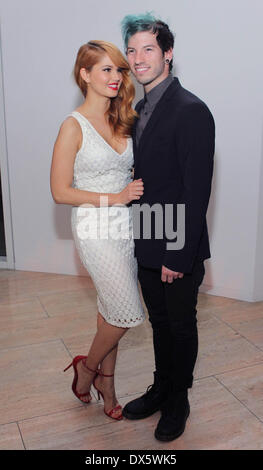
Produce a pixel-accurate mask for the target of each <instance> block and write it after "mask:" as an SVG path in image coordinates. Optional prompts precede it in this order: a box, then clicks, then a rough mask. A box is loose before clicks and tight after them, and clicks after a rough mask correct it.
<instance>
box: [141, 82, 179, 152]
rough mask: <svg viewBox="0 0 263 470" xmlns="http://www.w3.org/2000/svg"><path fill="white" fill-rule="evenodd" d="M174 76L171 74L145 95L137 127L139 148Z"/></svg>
mask: <svg viewBox="0 0 263 470" xmlns="http://www.w3.org/2000/svg"><path fill="white" fill-rule="evenodd" d="M172 81H173V76H172V74H171V73H169V75H168V77H166V78H165V79H164V80H163V81H162V82H161V83H158V85H156V86H155V87H154V88H152V89H151V90H150V91H149V92H148V93H145V95H144V105H143V106H142V108H141V111H140V117H139V120H138V123H137V126H136V143H137V146H138V144H139V140H140V138H141V135H142V133H143V130H144V128H145V126H146V124H147V122H148V121H149V119H150V117H151V115H152V113H153V110H154V108H155V106H156V104H157V103H158V101H159V99H160V98H161V96H162V95H163V93H164V92H165V90H166V89H167V88H168V86H169V85H170V84H171V83H172Z"/></svg>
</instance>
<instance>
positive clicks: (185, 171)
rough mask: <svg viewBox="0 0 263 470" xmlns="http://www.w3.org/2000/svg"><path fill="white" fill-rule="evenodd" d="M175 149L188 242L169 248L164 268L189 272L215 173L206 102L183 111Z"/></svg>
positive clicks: (212, 129) (211, 121) (210, 118)
mask: <svg viewBox="0 0 263 470" xmlns="http://www.w3.org/2000/svg"><path fill="white" fill-rule="evenodd" d="M176 147H177V154H178V159H179V162H180V167H181V171H182V186H183V191H182V195H181V198H180V201H179V202H180V203H181V204H184V205H185V206H184V207H185V224H184V230H185V243H184V246H183V248H181V249H178V250H168V249H166V251H165V254H164V259H163V265H164V266H166V267H167V268H169V269H171V270H173V271H177V272H182V273H190V272H191V271H192V268H193V264H194V261H195V258H196V255H197V253H198V247H199V243H200V239H201V236H202V233H203V230H204V229H205V227H206V212H207V207H208V202H209V197H210V192H211V183H212V174H213V159H214V150H215V123H214V119H213V116H212V114H211V112H210V111H209V109H208V107H207V106H206V105H205V103H203V102H198V103H192V104H189V105H187V106H185V107H184V108H183V110H182V111H181V114H180V117H179V120H178V122H177V126H176ZM175 206H176V205H174V210H173V217H174V220H175V221H176V220H177V207H175ZM177 230H178V227H177ZM166 241H167V242H170V241H171V240H166Z"/></svg>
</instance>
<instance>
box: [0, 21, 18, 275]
mask: <svg viewBox="0 0 263 470" xmlns="http://www.w3.org/2000/svg"><path fill="white" fill-rule="evenodd" d="M1 46H2V40H1V24H0V168H1V180H2V199H3V212H4V228H5V244H6V256H0V268H2V269H3V268H4V269H15V258H14V240H13V230H12V215H11V201H10V185H9V174H8V157H7V141H6V126H5V100H4V82H3V61H2V47H1Z"/></svg>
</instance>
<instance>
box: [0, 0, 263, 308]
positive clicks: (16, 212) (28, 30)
mask: <svg viewBox="0 0 263 470" xmlns="http://www.w3.org/2000/svg"><path fill="white" fill-rule="evenodd" d="M0 7H1V10H0V21H1V36H2V54H3V74H4V96H5V105H6V129H7V147H8V163H9V172H10V175H9V176H10V191H11V208H12V219H13V229H14V250H15V267H16V269H18V270H29V271H42V272H53V273H63V274H82V275H83V274H86V271H85V270H84V268H83V267H82V265H81V263H80V261H79V258H78V255H77V252H76V250H75V247H74V241H73V238H72V234H71V227H70V212H71V207H70V206H66V205H56V204H55V203H54V202H53V199H52V196H51V193H50V186H49V172H50V164H51V157H52V150H53V144H54V141H55V139H56V136H57V133H58V130H59V127H60V125H61V123H62V121H63V120H64V118H65V116H66V115H67V114H68V113H70V112H71V111H72V110H73V109H75V108H76V107H77V106H78V105H79V104H80V103H81V101H82V97H81V94H80V93H79V91H78V88H77V86H76V85H75V84H74V81H73V78H72V70H73V65H74V61H75V58H76V54H77V51H78V48H79V47H80V45H82V44H84V43H85V42H87V41H88V40H90V39H104V40H108V41H111V42H114V43H115V44H116V45H118V46H119V47H120V48H121V49H122V50H123V44H122V39H121V33H120V21H121V19H122V18H123V16H124V15H125V14H128V13H140V12H145V11H147V10H148V11H153V13H155V14H156V15H157V16H159V17H160V18H161V19H162V20H164V21H167V22H168V23H169V25H170V27H171V29H172V30H173V31H174V32H175V33H176V37H175V48H174V75H177V76H178V77H179V79H180V82H181V84H182V85H183V86H184V87H185V88H188V89H189V90H191V91H192V92H193V93H195V94H197V95H198V96H199V97H200V98H202V99H203V100H204V101H205V102H206V103H207V105H208V106H209V108H210V110H211V111H212V113H213V115H214V118H215V121H216V154H215V172H214V180H213V190H212V196H211V201H210V205H209V210H208V224H209V231H210V240H211V250H212V259H211V260H210V261H207V262H206V276H205V280H204V284H203V287H202V290H205V291H206V292H209V293H212V294H216V295H223V296H226V297H233V298H239V299H243V300H262V299H263V269H262V268H263V222H262V220H263V217H262V216H263V213H262V211H263V209H262V208H263V190H262V181H263V166H262V158H263V153H262V105H263V92H262V83H263V64H262V60H261V57H262V51H261V44H262V42H263V32H262V24H261V18H262V15H263V3H262V1H261V0H221V1H220V2H219V1H215V0H198V1H196V0H177V1H176V0H163V1H162V2H160V1H159V0H143V1H142V0H133V2H130V1H128V0H115V1H114V0H113V1H111V2H109V1H106V0H101V1H100V2H94V1H93V0H45V2H41V1H39V0H23V1H22V2H21V1H20V0H9V1H8V2H6V1H4V0H0ZM137 91H138V93H137V97H136V101H137V100H138V99H139V98H140V97H141V96H142V89H141V88H138V87H137Z"/></svg>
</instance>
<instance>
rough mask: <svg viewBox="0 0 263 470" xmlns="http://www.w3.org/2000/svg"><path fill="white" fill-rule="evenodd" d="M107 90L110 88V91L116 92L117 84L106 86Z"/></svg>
mask: <svg viewBox="0 0 263 470" xmlns="http://www.w3.org/2000/svg"><path fill="white" fill-rule="evenodd" d="M108 87H109V88H111V89H112V90H115V91H116V90H118V84H117V83H111V84H110V85H108Z"/></svg>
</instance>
